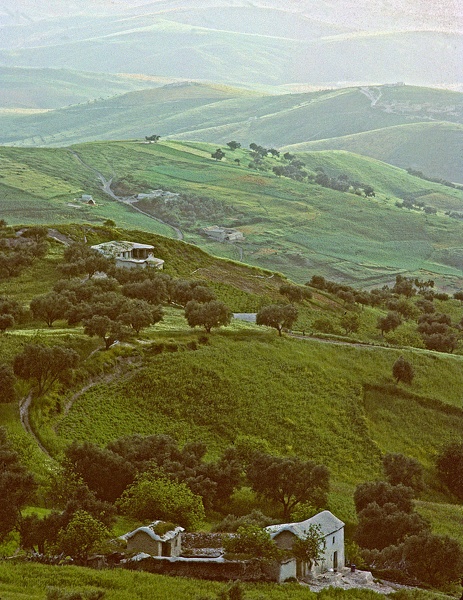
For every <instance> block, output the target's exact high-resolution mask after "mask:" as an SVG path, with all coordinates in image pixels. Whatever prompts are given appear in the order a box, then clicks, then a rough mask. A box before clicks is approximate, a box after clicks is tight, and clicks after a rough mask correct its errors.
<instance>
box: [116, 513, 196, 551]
mask: <svg viewBox="0 0 463 600" xmlns="http://www.w3.org/2000/svg"><path fill="white" fill-rule="evenodd" d="M168 526H169V523H165V522H163V521H154V522H153V523H151V524H150V525H146V526H145V527H139V528H138V529H135V530H134V531H131V532H130V533H126V534H124V535H122V536H121V539H123V540H125V541H126V542H127V550H128V551H130V552H145V553H146V554H151V556H180V554H181V552H182V531H185V530H184V529H183V527H175V526H172V528H169V527H168ZM166 527H167V531H166Z"/></svg>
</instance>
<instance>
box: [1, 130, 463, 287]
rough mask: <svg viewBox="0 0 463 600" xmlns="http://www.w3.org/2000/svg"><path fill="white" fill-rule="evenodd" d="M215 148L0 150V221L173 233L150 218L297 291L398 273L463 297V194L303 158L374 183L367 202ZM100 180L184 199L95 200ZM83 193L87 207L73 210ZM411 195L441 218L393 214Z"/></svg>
mask: <svg viewBox="0 0 463 600" xmlns="http://www.w3.org/2000/svg"><path fill="white" fill-rule="evenodd" d="M215 148H216V146H212V145H207V144H202V143H193V142H192V143H180V142H160V143H158V144H147V143H143V142H120V143H114V142H112V143H107V142H101V143H93V144H84V145H80V146H74V147H72V148H69V149H68V148H55V149H45V148H37V149H32V148H31V149H19V148H10V147H2V148H0V168H1V175H2V177H1V178H0V198H1V202H2V216H3V217H4V218H6V219H7V221H9V222H10V223H12V224H21V223H25V224H27V223H29V224H30V223H58V224H59V223H66V222H70V221H76V220H77V221H79V222H87V223H99V224H101V223H102V222H103V221H105V220H106V219H112V220H114V221H115V222H116V223H117V225H119V226H120V227H128V228H141V229H146V230H149V231H152V232H158V233H162V234H164V235H169V236H171V237H175V236H176V235H178V233H176V232H175V231H174V230H173V229H172V227H169V226H168V225H166V224H163V223H160V222H159V221H156V220H153V219H150V218H149V216H148V215H149V214H151V215H153V216H155V217H158V218H160V219H162V220H163V221H165V222H166V223H169V224H170V225H173V226H175V227H177V228H180V230H181V231H182V233H183V235H184V238H185V240H186V241H189V242H193V243H195V244H198V245H199V246H200V247H202V248H204V249H206V250H207V251H208V252H210V253H212V254H216V255H218V256H223V257H227V258H232V259H235V260H238V259H241V260H242V261H243V262H246V263H248V264H252V265H258V266H262V267H264V268H269V269H272V270H278V271H282V272H284V273H285V274H287V275H289V276H291V277H292V278H293V279H295V280H297V281H301V282H305V281H307V280H308V279H309V278H310V275H312V274H313V273H314V272H317V273H319V274H322V275H325V276H326V277H327V278H329V279H334V280H340V281H346V282H351V283H355V284H358V285H368V286H371V287H375V286H378V285H383V284H384V283H388V282H390V281H391V280H393V279H394V277H395V275H396V274H397V273H404V274H412V275H414V276H419V277H421V276H424V277H426V278H428V274H429V276H432V278H434V279H435V280H436V281H437V282H438V284H439V285H440V286H441V287H443V288H446V289H449V290H455V289H460V288H461V286H462V281H463V275H462V271H461V256H462V250H461V235H462V224H461V220H459V219H452V218H449V217H448V216H447V215H445V214H444V213H445V212H447V211H452V212H456V213H459V212H460V207H461V205H462V192H461V191H459V190H456V189H452V188H448V187H445V186H442V185H439V184H435V183H431V182H428V181H424V180H422V179H418V178H416V177H412V176H410V175H408V174H407V173H406V172H405V171H402V170H400V169H397V168H395V167H390V166H388V165H385V164H384V163H381V162H379V161H375V160H373V159H368V158H365V157H359V156H356V155H352V154H348V153H342V152H341V153H339V152H337V153H329V152H328V153H325V152H322V153H319V154H318V153H309V154H307V155H302V157H303V159H304V160H306V161H307V163H308V170H309V171H310V170H313V171H314V170H315V169H316V167H317V166H321V165H323V167H324V168H326V169H327V170H328V171H329V172H332V173H333V174H336V175H337V174H339V173H341V172H342V173H347V175H348V176H349V177H350V178H351V179H352V180H354V179H360V180H361V181H363V182H364V183H368V184H370V185H372V186H373V187H374V188H375V189H376V191H377V193H376V197H375V198H368V199H367V198H364V197H362V196H358V195H355V194H353V193H344V192H338V191H335V190H332V189H327V188H323V187H321V186H319V185H314V184H308V183H303V182H297V181H293V180H291V179H288V178H285V177H276V176H275V175H274V174H273V173H272V171H271V169H272V166H274V165H282V164H285V163H284V160H283V159H281V158H279V159H278V158H275V159H270V158H267V159H266V163H267V167H266V168H267V169H269V170H268V171H255V170H252V169H249V168H248V166H247V165H248V162H249V160H250V155H249V151H247V150H243V149H240V150H237V151H235V152H234V153H232V152H231V151H229V150H228V149H227V148H225V150H226V158H225V159H224V160H223V161H221V162H217V161H215V160H213V159H211V152H212V151H213V150H214V149H215ZM235 159H239V160H240V161H241V165H238V164H236V163H235V162H234V161H235ZM98 172H99V173H100V175H101V177H104V178H106V180H107V181H109V180H110V179H112V188H113V190H115V191H116V192H117V193H118V194H119V195H121V196H130V195H136V194H138V193H146V192H149V191H150V190H157V189H164V190H169V191H170V192H174V193H179V194H181V197H177V198H176V199H174V200H171V201H169V202H165V201H159V200H157V201H154V200H143V201H139V202H133V201H132V203H121V202H117V201H115V200H114V199H113V198H111V197H110V196H108V195H106V194H104V193H103V191H102V189H101V181H100V179H99V175H98ZM88 193H89V194H93V196H94V198H95V200H96V206H89V205H87V204H85V203H84V202H82V201H81V200H79V198H80V197H81V195H82V194H88ZM410 194H411V195H412V196H413V197H414V198H415V199H417V200H420V201H422V202H424V203H425V204H426V205H429V206H432V207H434V208H436V209H437V210H438V213H437V214H436V215H425V214H424V213H423V212H422V211H410V210H406V209H403V208H397V207H396V206H395V204H396V202H401V200H400V199H401V198H403V197H406V196H407V195H410ZM201 198H206V199H207V200H205V201H203V200H201ZM132 200H133V199H132ZM205 202H206V205H205V206H207V208H204V203H205ZM136 208H138V209H141V210H142V211H143V212H144V213H145V214H142V213H140V212H137V211H136V210H135V209H136ZM379 222H381V227H378V226H377V224H378V223H379ZM209 225H225V226H231V227H236V228H238V229H240V230H241V231H242V232H243V233H244V235H245V239H244V241H243V242H241V243H238V244H223V243H219V242H215V241H213V240H211V239H208V238H206V237H204V236H203V235H201V232H200V230H201V227H205V226H209Z"/></svg>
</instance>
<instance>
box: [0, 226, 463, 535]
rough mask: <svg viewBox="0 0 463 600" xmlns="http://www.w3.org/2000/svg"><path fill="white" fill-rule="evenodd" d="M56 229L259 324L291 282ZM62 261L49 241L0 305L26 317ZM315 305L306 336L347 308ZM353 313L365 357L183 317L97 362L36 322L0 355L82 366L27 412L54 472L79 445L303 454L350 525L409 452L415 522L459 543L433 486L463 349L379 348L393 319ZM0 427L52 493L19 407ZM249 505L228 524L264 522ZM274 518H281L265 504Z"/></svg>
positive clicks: (3, 407)
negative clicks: (379, 323) (65, 359)
mask: <svg viewBox="0 0 463 600" xmlns="http://www.w3.org/2000/svg"><path fill="white" fill-rule="evenodd" d="M58 229H59V230H60V232H61V233H62V234H63V235H64V236H67V237H68V238H74V239H80V238H81V235H82V233H83V231H85V232H86V235H87V238H88V243H95V242H98V241H101V240H105V239H111V238H113V237H114V236H116V237H119V238H122V239H136V240H138V241H142V242H145V243H152V244H153V245H154V246H155V252H156V255H158V256H162V258H163V259H165V261H166V271H165V272H166V273H167V274H170V275H171V276H174V277H179V276H180V277H188V278H192V277H195V278H197V279H199V281H201V282H202V283H206V284H208V285H210V286H212V288H213V289H214V290H215V292H216V294H217V297H218V298H219V299H222V300H225V301H226V302H227V304H228V305H229V307H230V308H231V310H233V311H239V312H242V311H255V310H257V308H258V306H259V305H262V303H269V302H275V301H280V302H281V301H282V300H281V299H282V297H281V295H280V293H279V286H280V284H281V282H282V281H284V280H283V279H281V278H280V277H278V276H277V275H273V274H270V273H268V272H262V271H259V270H256V269H250V268H249V267H246V266H244V265H239V264H237V263H233V262H231V261H222V260H220V259H216V258H213V257H210V256H209V255H207V254H205V253H204V252H202V251H201V250H200V249H198V248H195V247H194V246H191V245H187V244H185V243H183V242H181V241H176V240H168V239H167V238H163V237H159V236H155V235H152V234H147V233H146V232H141V231H138V232H137V231H117V230H112V231H111V230H108V229H107V228H97V227H95V228H91V227H89V226H86V227H85V228H83V227H80V226H77V225H71V226H65V227H58ZM62 253H63V246H62V244H59V243H57V242H55V241H52V240H50V241H49V248H48V253H47V255H46V256H45V257H44V258H43V259H39V260H37V261H36V262H35V263H34V265H32V266H31V267H29V268H27V269H26V270H24V271H23V273H22V274H21V275H19V276H18V277H13V278H9V279H3V280H2V281H0V294H2V295H3V294H5V295H7V296H9V295H11V294H12V292H16V297H17V298H18V299H19V300H20V301H21V303H22V304H23V305H24V306H26V307H27V306H28V304H29V302H30V300H31V299H32V298H33V297H34V296H35V295H37V294H41V293H46V292H47V291H48V290H50V289H51V287H52V286H53V284H54V283H55V282H56V281H57V280H58V279H59V277H60V274H59V270H58V265H59V262H60V261H61V260H62ZM272 275H273V276H272ZM312 291H313V297H312V298H311V299H309V300H306V301H304V302H303V303H302V304H300V305H299V311H300V315H301V319H302V320H300V321H299V324H298V326H300V325H301V324H302V323H304V322H305V326H306V327H307V326H308V327H311V325H309V323H310V324H313V323H314V319H316V318H318V317H320V316H326V317H328V318H330V319H333V320H337V319H339V317H340V316H342V314H343V313H345V310H346V308H345V305H343V304H342V303H341V302H340V300H339V299H337V298H335V297H334V296H331V295H329V294H326V293H320V292H318V291H317V290H315V289H313V290H312ZM435 302H436V305H437V308H438V310H445V311H447V312H449V313H451V314H452V317H453V318H454V319H455V318H457V319H458V318H460V317H461V305H460V304H459V303H458V302H457V301H455V300H449V301H447V302H445V303H444V302H440V303H439V301H438V300H436V301H435ZM358 311H359V314H360V315H361V321H362V331H363V333H361V332H359V334H358V335H359V336H362V335H366V336H367V339H368V340H369V341H370V344H369V345H360V344H359V343H358V342H357V341H356V339H353V338H349V337H343V338H342V342H343V343H340V341H341V338H333V337H331V338H330V336H326V337H325V339H317V338H316V337H315V338H313V337H308V336H303V337H299V338H297V337H296V338H294V337H291V336H289V335H287V334H286V335H284V336H283V337H281V338H280V337H279V336H278V335H277V333H276V331H275V330H274V329H267V328H262V327H259V326H257V325H254V324H250V323H245V322H240V321H236V320H234V321H233V322H232V323H231V325H229V326H227V327H224V328H221V329H220V330H213V332H212V333H211V334H210V335H207V336H205V335H204V331H202V330H200V331H193V330H191V329H190V328H189V327H188V326H187V324H186V321H185V319H184V317H183V310H181V309H179V308H178V307H173V306H167V307H165V317H164V320H163V321H162V322H160V323H158V324H156V325H154V326H151V327H149V328H144V329H143V331H142V332H141V333H140V334H138V335H137V336H135V337H133V338H132V339H131V340H130V341H129V343H126V344H122V345H115V346H114V347H113V348H112V349H111V350H109V351H108V352H95V350H96V349H97V348H98V347H99V346H101V340H94V339H93V340H91V339H89V338H88V337H87V336H85V335H84V334H83V329H82V327H81V326H80V325H77V326H69V325H68V324H67V323H66V322H64V321H58V322H56V323H55V325H54V326H53V327H51V328H49V327H46V326H45V325H44V323H43V322H40V321H37V320H33V319H32V318H31V315H30V314H27V315H26V316H25V318H24V319H23V320H22V322H21V323H20V324H19V326H17V327H15V328H13V329H11V330H9V331H8V332H7V333H5V334H3V335H2V336H0V351H1V354H2V356H3V360H4V361H5V362H10V361H12V360H13V357H14V356H15V355H16V354H18V353H19V352H21V350H22V348H23V347H24V345H25V344H27V342H29V341H34V342H35V343H38V342H39V343H40V342H42V343H43V342H45V343H46V344H51V345H53V344H55V343H63V342H64V343H65V344H66V345H67V346H70V347H72V348H74V349H76V350H77V351H78V352H79V355H80V356H81V365H80V367H79V370H78V372H77V374H76V377H75V378H74V379H73V380H71V379H69V380H67V382H63V383H61V384H60V386H59V390H58V391H57V390H55V391H51V392H50V393H49V394H46V395H45V396H43V397H41V398H37V399H34V400H33V403H32V406H31V408H30V409H29V420H30V423H31V427H32V430H33V431H34V435H35V436H36V437H37V438H38V439H39V440H40V441H41V443H42V445H43V447H44V448H46V449H47V450H48V452H49V453H50V454H51V455H52V457H54V458H55V459H56V458H59V456H60V453H61V452H62V450H63V448H64V447H65V446H66V445H68V444H69V443H70V442H71V441H73V440H77V441H81V442H83V441H92V442H94V443H97V444H99V445H102V446H103V445H105V444H106V443H108V442H109V441H113V440H115V439H116V438H118V437H121V436H124V435H130V434H133V433H138V434H141V435H150V434H154V433H156V434H159V433H164V434H169V435H171V436H174V437H175V438H176V439H178V440H179V442H180V443H181V444H182V445H183V444H185V443H187V442H189V441H197V440H202V441H204V442H205V443H206V445H207V447H208V453H209V456H210V457H215V456H217V455H219V454H220V453H221V452H222V451H223V450H224V449H225V448H226V447H227V446H229V445H230V444H233V443H234V442H237V441H238V440H239V439H240V438H242V437H243V436H249V437H248V438H247V439H250V440H254V442H255V443H257V442H258V443H260V444H264V446H265V447H267V448H268V449H269V451H271V452H272V453H275V454H277V455H292V454H297V455H299V456H301V457H302V458H310V459H313V460H315V461H319V462H322V463H324V464H326V465H327V466H328V467H329V469H330V473H331V479H332V483H331V491H330V495H329V506H330V508H331V509H332V510H333V511H334V512H335V513H336V514H338V515H339V516H340V517H341V518H342V519H343V520H345V521H346V522H347V523H349V524H350V525H352V524H353V523H354V522H355V513H354V509H353V503H352V492H353V489H354V486H355V485H356V484H357V483H359V482H362V481H365V480H372V479H375V478H378V477H380V476H381V457H382V455H384V454H385V453H388V452H400V453H403V454H405V455H407V456H410V457H413V458H416V459H417V460H418V461H419V462H420V464H421V465H422V466H423V468H424V470H425V481H426V484H427V491H426V493H425V494H424V495H422V496H421V498H420V502H419V504H418V510H419V511H420V512H422V513H423V514H425V515H426V516H428V517H429V518H430V520H431V523H432V524H433V528H434V530H435V531H439V532H446V533H450V534H451V535H452V536H453V537H457V538H458V539H463V529H462V528H461V527H460V526H459V525H458V522H457V521H456V520H455V519H456V517H457V515H458V514H459V510H460V507H459V505H457V504H454V498H453V497H451V496H450V495H448V494H447V493H446V492H445V491H444V490H443V488H442V486H441V485H440V484H439V483H438V481H437V479H436V473H435V468H434V461H435V457H436V455H437V453H438V452H439V451H440V449H441V447H442V446H443V445H444V444H446V443H449V442H451V441H454V440H459V439H461V436H462V434H463V429H462V411H461V406H460V392H459V390H460V388H461V385H462V372H463V371H462V368H461V362H462V356H461V349H459V350H458V351H457V352H458V353H457V354H456V355H449V354H445V353H436V352H429V351H426V350H423V349H418V348H412V347H394V346H395V344H392V345H391V346H390V347H385V346H382V345H381V344H384V340H382V339H381V338H380V336H379V333H378V332H377V331H376V333H375V326H374V322H375V320H376V318H377V316H379V315H381V314H384V313H385V309H384V308H380V309H378V308H376V309H372V308H370V307H365V308H364V309H362V310H360V309H358ZM304 319H305V321H304ZM409 326H410V324H408V325H404V327H409ZM390 339H391V340H392V338H390ZM371 342H374V343H371ZM399 355H402V356H404V357H405V358H406V359H407V360H409V361H410V362H411V363H412V364H413V367H414V370H415V378H414V380H413V383H412V385H411V386H405V385H404V384H396V383H395V382H394V380H393V378H392V365H393V363H394V362H395V361H396V360H397V358H398V357H399ZM18 390H20V391H21V394H27V391H28V384H26V383H25V382H22V383H21V384H19V386H18ZM431 422H432V423H433V427H432V428H430V427H429V423H431ZM0 425H4V426H6V427H7V429H8V431H9V432H10V435H12V439H13V440H14V443H15V446H16V447H17V448H18V450H20V451H21V453H22V455H23V456H24V460H25V461H26V463H27V464H28V466H29V467H30V468H32V469H33V470H34V471H35V472H36V473H37V475H38V476H39V478H40V481H42V482H44V481H47V472H48V471H49V469H50V459H49V458H48V457H47V456H45V455H44V454H43V453H42V452H41V451H40V450H39V448H38V446H37V444H36V442H35V441H34V439H33V438H32V437H31V436H30V435H29V434H27V433H26V432H25V431H24V430H23V429H22V427H21V424H20V420H19V412H18V407H17V404H11V403H10V404H0ZM245 439H246V438H245ZM259 440H260V441H259ZM242 494H243V495H241V496H240V495H239V494H238V495H237V496H236V497H235V498H234V499H233V498H232V500H231V501H230V505H229V506H227V510H228V511H230V512H232V511H235V510H236V511H242V510H243V509H245V510H246V511H247V512H249V510H250V509H251V508H254V507H256V508H257V507H259V508H262V504H261V503H260V501H259V500H258V499H257V498H255V497H254V496H253V495H251V494H249V492H243V493H242ZM265 509H266V510H272V511H276V512H277V510H278V509H277V508H276V507H275V506H271V505H269V504H266V505H265ZM238 514H239V513H238Z"/></svg>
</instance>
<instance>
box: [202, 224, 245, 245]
mask: <svg viewBox="0 0 463 600" xmlns="http://www.w3.org/2000/svg"><path fill="white" fill-rule="evenodd" d="M201 231H202V233H204V234H205V235H207V237H210V238H212V239H213V240H217V241H218V242H236V241H237V240H242V239H244V235H243V232H242V231H239V229H232V228H230V227H218V226H217V225H212V226H211V227H204V228H203V229H202V230H201Z"/></svg>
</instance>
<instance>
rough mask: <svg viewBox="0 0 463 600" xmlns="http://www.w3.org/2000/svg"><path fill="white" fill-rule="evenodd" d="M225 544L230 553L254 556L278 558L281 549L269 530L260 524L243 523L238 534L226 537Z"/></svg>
mask: <svg viewBox="0 0 463 600" xmlns="http://www.w3.org/2000/svg"><path fill="white" fill-rule="evenodd" d="M223 546H224V549H225V552H226V553H228V554H242V555H245V556H249V557H252V558H264V559H276V558H278V557H279V555H280V550H279V548H278V547H277V545H276V544H275V543H274V542H273V540H272V538H271V537H270V534H269V533H268V531H265V529H261V528H260V527H259V526H258V525H243V526H241V527H239V528H238V530H237V532H236V535H234V536H229V537H226V538H225V539H224V542H223Z"/></svg>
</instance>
